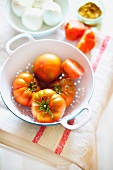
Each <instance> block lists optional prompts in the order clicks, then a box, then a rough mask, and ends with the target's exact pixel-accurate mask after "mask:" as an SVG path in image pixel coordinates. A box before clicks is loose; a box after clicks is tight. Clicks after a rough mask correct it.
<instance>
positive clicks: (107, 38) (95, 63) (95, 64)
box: [92, 36, 110, 72]
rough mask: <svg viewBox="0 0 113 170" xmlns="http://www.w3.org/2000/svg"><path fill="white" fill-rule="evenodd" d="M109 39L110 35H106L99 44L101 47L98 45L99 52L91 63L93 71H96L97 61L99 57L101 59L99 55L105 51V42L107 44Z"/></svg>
mask: <svg viewBox="0 0 113 170" xmlns="http://www.w3.org/2000/svg"><path fill="white" fill-rule="evenodd" d="M109 39H110V37H109V36H106V37H105V38H104V40H103V42H102V45H101V47H100V51H99V54H98V56H97V58H96V60H95V62H94V64H93V66H92V68H93V70H94V72H95V71H96V68H97V66H98V64H99V61H100V59H101V57H102V54H103V53H104V51H105V49H106V47H107V44H108V41H109Z"/></svg>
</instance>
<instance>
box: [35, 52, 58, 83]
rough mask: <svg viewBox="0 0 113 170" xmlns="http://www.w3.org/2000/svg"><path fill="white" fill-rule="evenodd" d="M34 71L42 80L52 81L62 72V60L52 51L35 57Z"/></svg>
mask: <svg viewBox="0 0 113 170" xmlns="http://www.w3.org/2000/svg"><path fill="white" fill-rule="evenodd" d="M33 72H34V73H35V75H36V76H37V77H38V79H39V80H40V81H43V82H46V83H50V82H52V81H53V80H55V79H56V78H57V77H58V76H59V75H60V73H61V60H60V58H59V57H58V56H57V55H55V54H52V53H45V54H42V55H40V56H38V57H37V58H36V59H35V61H34V64H33Z"/></svg>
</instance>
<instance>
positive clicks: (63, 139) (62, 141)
mask: <svg viewBox="0 0 113 170" xmlns="http://www.w3.org/2000/svg"><path fill="white" fill-rule="evenodd" d="M109 39H110V37H109V36H106V37H105V38H104V40H103V42H102V45H101V47H100V51H99V55H98V56H97V58H96V60H95V62H94V64H93V66H92V67H93V70H94V71H95V70H96V68H97V66H98V63H99V61H100V59H101V57H102V54H103V53H104V51H105V49H106V47H107V43H108V41H109ZM74 120H75V119H73V120H71V121H70V124H74ZM45 130H46V127H45V126H42V127H40V129H39V131H38V132H37V134H36V136H35V137H34V139H33V140H32V142H34V143H38V141H39V140H40V138H41V136H42V135H43V133H44V131H45ZM70 132H71V130H69V129H65V130H64V133H63V135H62V137H61V139H60V141H59V144H58V146H57V148H56V149H55V153H56V154H59V155H60V154H61V152H62V150H63V148H64V146H65V143H66V141H67V140H68V138H69V135H70Z"/></svg>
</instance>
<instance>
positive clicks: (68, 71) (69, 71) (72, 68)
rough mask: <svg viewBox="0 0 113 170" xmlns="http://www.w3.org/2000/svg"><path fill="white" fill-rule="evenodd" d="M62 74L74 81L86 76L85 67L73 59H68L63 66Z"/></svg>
mask: <svg viewBox="0 0 113 170" xmlns="http://www.w3.org/2000/svg"><path fill="white" fill-rule="evenodd" d="M61 68H62V72H63V73H64V74H65V75H67V77H70V78H72V79H75V78H79V77H81V76H82V75H83V74H84V69H83V67H82V66H81V65H80V64H79V63H78V62H76V61H75V60H73V59H70V58H68V59H66V60H65V61H64V62H62V65H61Z"/></svg>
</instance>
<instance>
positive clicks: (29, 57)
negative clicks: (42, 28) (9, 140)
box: [0, 34, 94, 129]
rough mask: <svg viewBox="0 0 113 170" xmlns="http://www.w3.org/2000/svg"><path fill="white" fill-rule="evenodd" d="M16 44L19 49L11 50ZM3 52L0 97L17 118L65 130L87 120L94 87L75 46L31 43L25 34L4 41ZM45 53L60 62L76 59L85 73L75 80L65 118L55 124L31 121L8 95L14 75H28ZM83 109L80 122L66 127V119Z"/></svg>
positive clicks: (27, 112)
mask: <svg viewBox="0 0 113 170" xmlns="http://www.w3.org/2000/svg"><path fill="white" fill-rule="evenodd" d="M26 40H27V41H26ZM20 42H21V45H20ZM23 42H24V43H23ZM18 44H19V47H17V46H16V49H14V48H13V47H14V46H15V45H18ZM12 49H13V50H12ZM6 51H7V53H8V54H9V58H8V59H7V61H6V62H5V64H4V67H3V71H2V74H1V81H0V83H1V96H2V99H3V101H4V103H5V104H6V106H7V107H8V108H9V110H10V111H11V112H12V113H14V114H15V115H16V116H17V117H19V118H21V119H22V120H24V121H27V122H29V123H32V124H36V125H39V126H48V125H49V126H50V125H57V124H62V125H63V126H64V127H65V128H68V129H77V128H79V127H81V126H83V125H84V124H85V123H86V122H87V121H88V120H89V119H90V118H91V115H92V114H91V109H90V108H89V104H88V103H89V100H90V98H91V96H92V93H93V88H94V76H93V70H92V68H91V65H90V63H89V61H88V59H87V58H86V56H85V55H84V54H83V53H82V52H81V51H79V50H78V49H77V48H76V47H74V46H73V45H71V44H69V43H66V42H63V41H59V40H53V39H41V40H35V39H34V38H33V37H32V36H31V35H29V34H19V35H17V36H15V37H14V38H12V39H11V40H9V41H8V43H7V45H6ZM48 52H49V53H54V54H56V55H58V56H60V57H61V60H62V61H64V60H65V59H66V58H72V59H74V60H76V61H77V62H78V63H80V64H81V66H82V67H83V68H84V70H85V74H84V75H83V76H82V77H80V78H78V79H75V82H74V84H75V87H76V94H75V97H74V100H73V102H72V104H71V105H70V106H69V107H68V108H67V109H66V111H65V115H64V116H63V117H62V118H61V119H60V120H59V121H58V122H54V123H40V122H37V121H34V119H33V116H32V113H31V109H30V108H29V107H25V106H22V105H20V104H18V103H16V102H15V100H14V98H13V96H12V82H13V80H14V78H15V76H16V75H17V74H19V73H20V72H23V71H29V72H32V67H33V62H34V59H35V58H36V57H37V56H38V55H41V54H43V53H48ZM85 110H87V116H85V118H84V119H83V120H82V119H81V121H80V123H76V121H75V124H74V125H69V124H68V121H69V120H71V119H73V118H74V117H76V116H79V115H81V114H80V113H82V114H84V112H85Z"/></svg>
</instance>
